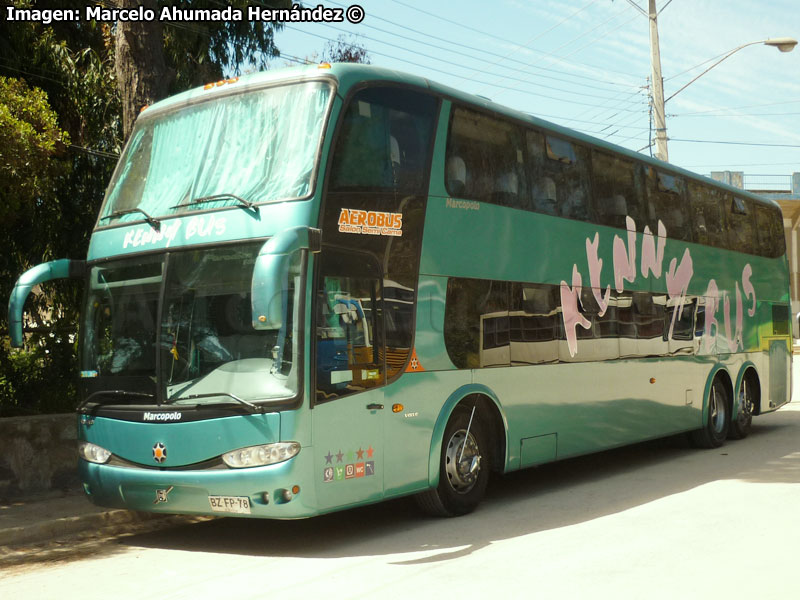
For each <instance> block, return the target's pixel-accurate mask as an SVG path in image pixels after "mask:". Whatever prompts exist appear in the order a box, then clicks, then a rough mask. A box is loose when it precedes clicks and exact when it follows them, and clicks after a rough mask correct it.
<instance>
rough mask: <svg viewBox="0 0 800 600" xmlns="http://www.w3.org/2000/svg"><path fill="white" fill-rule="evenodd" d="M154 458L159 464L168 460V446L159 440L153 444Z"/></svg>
mask: <svg viewBox="0 0 800 600" xmlns="http://www.w3.org/2000/svg"><path fill="white" fill-rule="evenodd" d="M153 460H154V461H156V462H157V463H159V464H161V463H163V462H164V461H165V460H167V447H166V446H165V445H164V444H162V443H161V442H157V443H156V445H155V446H153Z"/></svg>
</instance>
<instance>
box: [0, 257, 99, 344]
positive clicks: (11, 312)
mask: <svg viewBox="0 0 800 600" xmlns="http://www.w3.org/2000/svg"><path fill="white" fill-rule="evenodd" d="M85 274H86V262H85V261H82V260H70V259H68V258H62V259H60V260H53V261H50V262H46V263H42V264H41V265H37V266H35V267H33V268H32V269H28V270H27V271H25V272H24V273H23V274H22V275H21V276H20V278H19V279H17V283H16V284H15V285H14V289H13V290H12V291H11V297H10V298H9V300H8V328H9V333H10V335H11V347H12V348H22V341H23V340H22V311H23V309H24V308H25V300H26V299H27V298H28V294H30V292H31V289H33V287H34V286H35V285H38V284H40V283H45V282H47V281H53V280H54V279H82V278H83V276H84V275H85Z"/></svg>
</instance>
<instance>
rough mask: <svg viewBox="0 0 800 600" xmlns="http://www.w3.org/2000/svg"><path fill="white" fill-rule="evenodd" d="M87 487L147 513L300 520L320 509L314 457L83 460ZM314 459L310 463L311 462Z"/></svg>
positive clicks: (105, 502) (109, 501) (108, 502)
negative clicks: (157, 464) (194, 463)
mask: <svg viewBox="0 0 800 600" xmlns="http://www.w3.org/2000/svg"><path fill="white" fill-rule="evenodd" d="M78 462H79V472H80V476H81V481H82V482H83V486H84V491H85V492H86V495H87V496H88V497H89V499H90V500H91V501H92V502H94V503H95V504H97V505H99V506H107V507H112V508H125V509H128V510H139V511H146V512H157V513H170V514H187V515H215V516H238V517H261V518H271V519H297V518H303V517H310V516H313V515H316V514H318V511H317V510H316V508H315V489H314V485H313V481H312V479H311V477H310V474H311V472H312V464H311V463H313V457H312V453H311V452H305V453H304V452H303V451H302V450H301V452H300V453H299V454H298V455H297V456H295V457H293V458H291V459H289V460H287V461H284V462H282V463H279V464H277V465H270V466H266V467H251V468H246V469H209V470H197V471H183V470H180V471H179V470H158V469H138V468H131V467H119V466H109V465H102V464H95V463H90V462H87V461H85V460H79V461H78ZM306 463H309V464H306Z"/></svg>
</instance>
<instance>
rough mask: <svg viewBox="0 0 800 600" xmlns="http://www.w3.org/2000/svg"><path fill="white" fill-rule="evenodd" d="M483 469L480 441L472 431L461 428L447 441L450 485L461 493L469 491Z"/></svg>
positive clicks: (446, 453)
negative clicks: (478, 441) (468, 432)
mask: <svg viewBox="0 0 800 600" xmlns="http://www.w3.org/2000/svg"><path fill="white" fill-rule="evenodd" d="M480 471H481V455H480V449H479V448H478V443H477V442H476V441H475V438H474V437H473V435H472V434H471V433H470V434H469V436H467V431H466V430H464V429H459V430H458V431H456V432H454V433H453V435H452V436H451V437H450V440H449V441H448V442H447V449H446V451H445V473H446V474H447V479H448V480H449V481H450V486H451V487H452V488H453V489H454V490H455V491H456V492H458V493H459V494H466V493H468V492H469V491H470V490H471V489H472V488H473V487H474V486H475V483H476V482H477V481H478V474H479V473H480Z"/></svg>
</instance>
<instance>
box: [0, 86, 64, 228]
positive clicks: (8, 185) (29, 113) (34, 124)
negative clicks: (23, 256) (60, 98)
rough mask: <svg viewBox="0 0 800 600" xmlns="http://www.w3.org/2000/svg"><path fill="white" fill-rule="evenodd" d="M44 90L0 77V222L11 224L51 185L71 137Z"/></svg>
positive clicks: (59, 168) (24, 213)
mask: <svg viewBox="0 0 800 600" xmlns="http://www.w3.org/2000/svg"><path fill="white" fill-rule="evenodd" d="M57 120H58V117H57V115H56V113H55V112H54V111H53V109H52V108H51V107H50V104H49V103H48V101H47V94H46V93H44V92H43V91H42V90H41V89H39V88H32V89H31V88H30V87H28V85H27V84H26V83H25V82H24V81H20V80H19V79H10V78H7V77H3V76H0V199H1V201H0V221H2V222H4V223H9V224H13V223H15V222H16V221H17V220H19V219H20V218H21V217H23V216H26V215H27V214H28V213H29V212H30V208H31V207H32V206H33V204H34V202H35V201H36V200H37V199H38V198H40V197H41V196H42V195H43V194H46V193H47V191H48V190H49V189H51V188H52V186H53V180H54V179H55V178H56V176H57V175H58V172H59V171H60V170H61V168H62V165H60V164H59V163H58V162H57V161H53V160H51V158H52V157H53V156H55V155H56V154H57V153H59V154H63V153H64V148H65V144H68V143H69V135H68V134H67V133H66V132H65V131H63V130H62V129H60V128H59V127H58V123H57Z"/></svg>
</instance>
